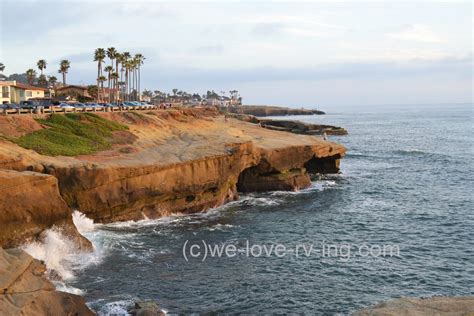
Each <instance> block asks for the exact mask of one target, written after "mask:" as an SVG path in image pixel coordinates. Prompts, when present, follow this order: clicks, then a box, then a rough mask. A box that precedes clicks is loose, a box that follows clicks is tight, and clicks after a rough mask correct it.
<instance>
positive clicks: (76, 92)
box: [55, 85, 93, 100]
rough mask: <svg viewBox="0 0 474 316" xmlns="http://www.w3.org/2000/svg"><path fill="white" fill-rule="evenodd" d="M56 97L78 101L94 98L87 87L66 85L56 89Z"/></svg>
mask: <svg viewBox="0 0 474 316" xmlns="http://www.w3.org/2000/svg"><path fill="white" fill-rule="evenodd" d="M55 95H56V96H65V97H66V98H67V99H69V100H77V98H78V97H83V98H90V99H92V98H93V97H92V96H91V95H90V94H89V91H88V89H87V87H86V86H78V85H65V86H62V87H58V88H56V92H55Z"/></svg>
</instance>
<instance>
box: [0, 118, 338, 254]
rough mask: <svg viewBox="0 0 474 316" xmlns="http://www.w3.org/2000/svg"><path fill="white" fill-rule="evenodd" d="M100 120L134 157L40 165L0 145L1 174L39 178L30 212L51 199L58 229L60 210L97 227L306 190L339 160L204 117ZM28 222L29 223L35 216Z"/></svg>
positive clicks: (306, 144) (299, 142)
mask: <svg viewBox="0 0 474 316" xmlns="http://www.w3.org/2000/svg"><path fill="white" fill-rule="evenodd" d="M100 115H101V116H103V117H104V118H107V119H110V120H114V121H118V122H120V123H123V124H127V125H128V126H129V127H130V132H131V133H133V134H134V135H136V136H137V138H136V140H135V142H134V143H133V144H129V145H128V146H130V147H132V149H133V150H130V151H127V152H126V153H124V152H123V151H121V149H122V147H116V148H115V149H113V150H110V151H107V152H99V153H96V154H92V155H87V156H77V157H48V156H43V155H39V154H37V153H36V152H34V151H31V150H26V149H23V148H21V147H19V146H17V145H16V144H14V143H11V142H6V141H4V142H2V141H1V140H0V168H2V167H3V168H7V169H14V170H17V171H11V172H20V171H24V170H35V171H38V172H42V173H46V174H48V175H44V174H40V173H36V175H35V173H34V172H30V173H29V174H28V175H29V176H31V177H40V178H44V179H48V181H49V182H47V181H46V182H47V183H49V184H48V185H44V189H43V191H44V192H43V193H42V194H43V195H41V192H42V190H36V189H37V188H36V189H35V193H34V194H33V193H32V196H35V199H34V201H39V205H35V206H32V209H33V210H35V211H34V212H33V213H35V214H37V215H38V216H39V214H42V212H43V213H44V212H50V211H49V210H47V211H45V209H47V207H46V205H45V204H44V203H43V204H41V203H42V201H45V202H46V203H51V201H57V207H56V209H58V210H59V209H61V210H63V211H62V213H61V216H59V217H61V218H63V219H64V220H65V221H66V222H67V224H71V223H72V222H71V219H70V218H71V211H70V209H69V208H67V206H68V207H70V208H73V209H77V210H79V211H81V212H82V213H84V214H85V215H86V216H87V217H89V218H92V219H93V220H94V221H95V222H100V223H107V222H113V221H125V220H140V219H143V218H158V217H162V216H167V215H170V214H172V213H194V212H202V211H205V210H207V209H209V208H212V207H217V206H220V205H222V204H224V203H226V202H228V201H232V200H235V199H236V198H238V189H239V188H240V190H242V191H249V190H255V191H271V190H298V189H301V188H304V187H306V186H309V184H310V180H309V179H310V178H309V177H310V175H311V174H314V173H334V172H338V170H339V160H340V159H341V158H342V157H343V156H344V154H345V148H344V147H343V146H342V145H339V144H336V143H332V142H325V141H323V140H321V139H318V138H314V137H310V136H305V135H294V134H288V133H285V134H281V133H279V132H277V131H272V130H269V129H263V128H261V127H259V126H258V125H255V124H249V123H246V122H243V121H239V120H232V119H231V120H229V121H226V120H224V116H222V115H219V114H218V112H217V111H216V110H210V109H196V110H189V109H186V110H173V111H155V112H149V113H140V115H139V116H137V115H133V114H132V113H102V114H100ZM0 119H1V118H0ZM31 120H32V119H31ZM0 133H1V130H0ZM252 170H253V171H252ZM25 174H26V173H25ZM51 176H53V177H51ZM55 178H56V179H57V183H58V184H57V185H58V187H59V192H60V195H58V194H57V189H56V187H55V186H56V183H53V182H54V180H55ZM51 181H53V182H51ZM53 187H54V190H55V191H54V192H52V191H51V190H52V188H53ZM46 188H48V189H46ZM23 190H26V191H28V190H29V191H28V192H30V191H32V190H33V189H32V188H28V187H26V188H24V189H23ZM24 195H25V194H23V195H21V196H24ZM26 195H28V194H26ZM50 196H51V198H48V197H50ZM45 197H46V198H45ZM19 198H20V196H18V199H19ZM50 199H52V200H50ZM26 200H27V201H24V202H25V203H27V202H28V201H29V203H30V204H31V203H33V200H32V199H26ZM64 202H66V203H64ZM14 203H19V202H14ZM66 204H67V205H66ZM6 207H7V205H4V206H2V208H6ZM2 208H0V210H2ZM23 208H25V209H28V207H23ZM40 209H43V211H41V210H40ZM21 212H25V211H22V210H20V214H21ZM2 213H4V214H5V216H4V217H3V219H2V217H1V216H0V223H1V222H2V221H3V222H5V223H8V222H9V221H10V222H12V223H13V222H14V221H15V220H16V221H26V222H29V223H31V224H30V225H32V226H34V227H36V228H39V229H38V230H37V231H35V232H34V234H33V233H31V234H30V235H32V236H35V235H37V234H38V233H39V231H40V230H41V229H43V230H44V229H46V228H48V227H50V226H51V225H52V224H53V223H54V221H51V222H48V223H47V225H46V224H44V225H42V224H43V223H42V222H41V221H40V219H41V216H39V219H38V221H34V220H31V219H29V218H28V213H27V212H26V214H25V215H24V216H23V217H21V218H18V219H17V218H16V217H15V216H16V215H15V216H14V214H10V213H8V212H4V211H3V210H2ZM50 213H51V212H50ZM50 213H45V214H50ZM29 216H30V217H31V218H32V219H36V217H35V216H36V215H29ZM42 216H44V214H43V215H42ZM58 219H59V218H58ZM37 223H38V224H37ZM70 226H71V227H72V226H73V225H70ZM72 229H74V228H72ZM1 234H2V233H1V232H0V235H1ZM18 236H20V235H18ZM4 238H5V237H4ZM0 240H1V239H0ZM12 245H14V244H11V243H10V244H8V246H12Z"/></svg>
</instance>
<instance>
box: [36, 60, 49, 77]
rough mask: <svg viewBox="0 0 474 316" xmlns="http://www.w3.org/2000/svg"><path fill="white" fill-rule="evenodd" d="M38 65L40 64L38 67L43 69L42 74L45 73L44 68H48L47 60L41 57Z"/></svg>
mask: <svg viewBox="0 0 474 316" xmlns="http://www.w3.org/2000/svg"><path fill="white" fill-rule="evenodd" d="M36 65H37V66H38V69H39V70H40V71H41V75H43V70H44V69H46V65H47V63H46V60H44V59H40V60H38V62H37V63H36Z"/></svg>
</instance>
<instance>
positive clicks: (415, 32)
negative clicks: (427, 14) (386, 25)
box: [387, 24, 444, 43]
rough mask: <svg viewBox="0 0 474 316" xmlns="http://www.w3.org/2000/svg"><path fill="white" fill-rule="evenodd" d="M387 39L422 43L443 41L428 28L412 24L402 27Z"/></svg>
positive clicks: (388, 35)
mask: <svg viewBox="0 0 474 316" xmlns="http://www.w3.org/2000/svg"><path fill="white" fill-rule="evenodd" d="M387 37H388V38H391V39H396V40H404V41H413V42H422V43H442V42H443V41H444V40H443V39H442V38H441V37H440V36H439V35H438V34H436V33H435V32H433V31H432V30H431V29H430V28H429V27H428V26H426V25H421V24H414V25H410V26H407V27H404V28H403V29H402V30H400V31H398V32H395V33H389V34H387Z"/></svg>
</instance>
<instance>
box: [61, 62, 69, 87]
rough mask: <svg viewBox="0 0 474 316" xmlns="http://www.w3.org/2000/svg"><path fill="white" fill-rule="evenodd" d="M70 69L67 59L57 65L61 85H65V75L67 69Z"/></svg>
mask: <svg viewBox="0 0 474 316" xmlns="http://www.w3.org/2000/svg"><path fill="white" fill-rule="evenodd" d="M70 67H71V63H70V62H69V60H67V59H63V60H61V63H60V64H59V70H58V73H60V74H62V75H63V85H66V74H67V72H68V71H69V68H70Z"/></svg>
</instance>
